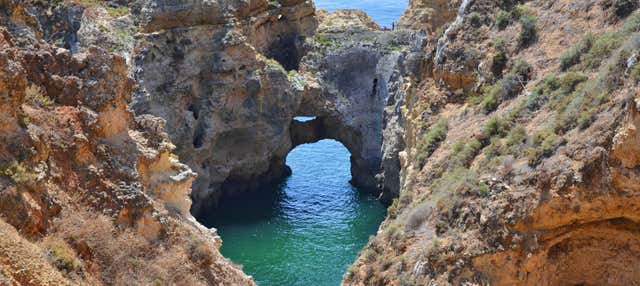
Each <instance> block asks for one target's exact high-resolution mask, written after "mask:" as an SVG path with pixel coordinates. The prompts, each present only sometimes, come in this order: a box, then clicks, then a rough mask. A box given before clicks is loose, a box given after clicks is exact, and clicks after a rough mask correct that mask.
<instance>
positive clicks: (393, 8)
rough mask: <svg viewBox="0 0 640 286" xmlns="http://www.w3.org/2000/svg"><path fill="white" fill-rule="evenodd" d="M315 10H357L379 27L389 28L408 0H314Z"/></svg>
mask: <svg viewBox="0 0 640 286" xmlns="http://www.w3.org/2000/svg"><path fill="white" fill-rule="evenodd" d="M314 2H315V3H316V8H317V9H325V10H328V11H329V12H332V11H334V10H337V9H359V10H363V11H365V12H367V14H369V16H371V18H373V20H374V21H376V23H378V24H379V25H380V26H381V27H388V28H391V23H393V21H396V20H398V18H400V15H402V13H403V12H404V10H405V9H406V8H407V4H408V3H409V0H352V1H348V0H315V1H314Z"/></svg>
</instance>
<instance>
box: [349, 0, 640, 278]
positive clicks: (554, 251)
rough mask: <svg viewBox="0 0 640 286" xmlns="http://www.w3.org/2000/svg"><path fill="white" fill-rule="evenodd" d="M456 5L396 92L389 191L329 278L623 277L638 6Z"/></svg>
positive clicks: (632, 243) (629, 220) (634, 238)
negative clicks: (384, 211)
mask: <svg viewBox="0 0 640 286" xmlns="http://www.w3.org/2000/svg"><path fill="white" fill-rule="evenodd" d="M414 5H415V3H414ZM414 5H410V9H408V10H407V12H406V14H405V16H403V19H424V17H422V16H420V15H414V14H416V13H417V14H419V13H422V11H413V10H411V7H414ZM459 5H460V6H458V9H457V10H458V15H457V18H456V19H455V20H453V21H452V22H450V23H448V24H447V25H445V27H446V29H440V30H441V31H442V32H441V33H442V34H435V33H434V34H432V35H434V37H431V38H429V39H428V40H427V41H426V42H425V44H424V46H423V48H422V49H423V51H424V55H425V56H424V62H423V63H422V65H421V66H422V70H421V72H420V73H416V74H415V75H414V77H413V78H412V82H411V88H410V89H409V90H408V91H407V92H406V98H405V101H406V105H405V106H404V107H403V110H404V112H403V119H404V120H403V122H402V124H403V126H404V128H405V130H406V133H405V134H404V141H405V142H406V145H407V148H406V149H405V150H404V151H403V152H401V153H400V158H401V161H402V171H401V174H402V177H401V178H402V180H401V185H402V189H401V191H400V197H399V198H398V199H397V200H396V201H394V203H393V205H392V206H391V207H390V209H389V217H388V219H387V220H386V221H385V222H384V223H383V225H382V227H381V229H380V231H379V232H378V235H377V236H376V237H373V238H372V239H371V240H370V242H369V244H368V245H367V247H365V249H364V250H363V251H362V252H361V254H360V256H359V258H358V260H357V262H356V263H355V264H354V266H352V267H351V268H350V270H349V273H348V274H347V275H346V276H345V280H344V284H345V285H633V284H634V283H637V281H639V280H640V273H639V272H637V271H636V270H637V269H635V268H633V267H630V265H635V264H637V263H638V260H637V257H638V249H639V248H638V246H640V236H639V233H638V214H640V212H639V209H638V200H637V197H638V194H637V190H638V185H637V182H638V181H637V178H638V175H639V174H638V169H637V162H636V161H637V160H636V159H637V157H638V155H637V150H636V147H635V146H637V144H638V142H637V141H636V140H637V138H638V137H637V135H636V131H635V129H636V128H637V124H638V121H637V118H638V111H637V110H638V98H639V96H640V93H638V90H639V89H638V81H639V79H640V76H639V75H640V73H639V70H640V66H639V65H638V53H639V48H640V36H639V32H640V14H639V13H638V12H637V11H636V10H637V8H638V7H637V6H638V5H637V4H636V3H635V2H633V1H572V0H562V1H543V0H541V1H489V0H486V1H460V3H459ZM446 9H449V8H446ZM435 13H436V14H438V12H435ZM442 13H446V11H445V12H442ZM408 26H410V27H418V28H423V27H427V26H428V25H427V26H425V25H423V24H419V23H414V24H412V25H408ZM424 29H431V30H435V29H432V28H424Z"/></svg>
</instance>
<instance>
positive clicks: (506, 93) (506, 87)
mask: <svg viewBox="0 0 640 286" xmlns="http://www.w3.org/2000/svg"><path fill="white" fill-rule="evenodd" d="M520 90H522V83H521V81H520V79H519V78H518V77H517V76H516V75H514V74H511V73H509V74H507V75H506V76H505V77H504V78H502V79H501V80H499V81H498V82H496V83H495V84H493V85H491V86H488V87H485V88H484V95H483V97H482V99H481V101H480V107H481V108H482V110H484V112H485V113H487V114H488V113H491V112H492V111H494V110H495V109H496V108H497V107H498V106H499V105H500V103H502V101H503V100H505V99H508V98H512V97H513V96H515V95H517V94H518V93H519V92H520Z"/></svg>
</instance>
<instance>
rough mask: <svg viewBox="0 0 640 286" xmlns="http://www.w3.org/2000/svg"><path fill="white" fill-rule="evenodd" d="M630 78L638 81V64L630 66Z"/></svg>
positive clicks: (639, 68)
mask: <svg viewBox="0 0 640 286" xmlns="http://www.w3.org/2000/svg"><path fill="white" fill-rule="evenodd" d="M630 75H631V79H633V80H634V81H636V82H638V81H640V64H635V65H634V66H633V67H632V68H631V72H630Z"/></svg>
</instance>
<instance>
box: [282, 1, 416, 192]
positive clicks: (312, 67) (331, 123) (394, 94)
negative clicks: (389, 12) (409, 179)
mask: <svg viewBox="0 0 640 286" xmlns="http://www.w3.org/2000/svg"><path fill="white" fill-rule="evenodd" d="M320 16H321V17H320V26H319V30H318V33H317V34H316V36H315V37H314V40H313V41H312V42H311V43H310V44H311V48H310V49H309V53H308V55H307V56H305V57H304V58H303V61H302V63H301V68H300V72H301V73H302V74H303V75H305V76H307V78H308V79H310V80H309V81H310V82H312V83H313V84H310V85H309V86H308V87H307V88H306V92H305V93H304V94H303V96H302V102H301V105H300V107H299V110H298V113H297V114H298V115H303V116H313V117H316V119H315V120H313V121H310V122H296V123H294V124H293V125H292V127H291V130H292V138H293V145H294V146H296V145H299V144H304V143H310V142H315V141H318V140H321V139H328V138H330V139H335V140H337V141H339V142H341V143H342V144H344V145H345V146H346V147H347V149H349V151H350V153H351V173H352V176H353V178H352V183H353V184H355V185H357V186H360V187H364V188H368V189H372V190H383V192H384V195H383V197H384V198H385V199H390V198H392V197H394V194H395V195H397V192H398V188H399V181H397V180H396V178H394V174H398V171H399V161H397V158H394V156H395V155H397V153H398V152H397V150H399V149H400V148H402V147H398V146H402V144H403V142H402V140H401V138H400V137H398V136H391V135H392V134H394V135H397V134H399V133H401V132H399V131H398V130H399V129H400V126H398V124H397V120H394V119H392V118H391V117H392V114H399V113H398V112H397V111H398V106H399V105H400V104H401V101H402V97H403V96H402V92H403V91H404V86H403V77H406V76H408V75H407V73H408V71H407V70H406V67H405V66H404V63H405V60H406V58H407V57H408V54H409V53H410V52H411V51H410V50H409V48H410V47H411V45H413V44H415V43H416V42H420V41H421V37H422V36H421V35H420V34H419V33H413V32H409V31H407V32H392V31H382V30H380V29H379V27H378V26H377V25H375V23H374V22H373V21H372V20H371V19H370V18H369V17H368V16H367V15H366V14H364V13H362V12H361V11H353V10H338V11H336V12H334V13H330V14H326V13H321V15H320ZM399 102H400V103H399ZM387 106H389V114H386V115H385V108H386V107H387ZM385 128H386V129H387V133H389V136H390V140H389V141H387V142H383V141H384V139H383V130H385ZM383 145H384V146H385V150H383ZM383 157H384V163H385V164H384V166H383ZM385 173H386V175H385ZM378 174H380V175H378ZM376 175H378V176H377V177H378V178H377V179H376ZM384 178H387V179H388V180H384Z"/></svg>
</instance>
